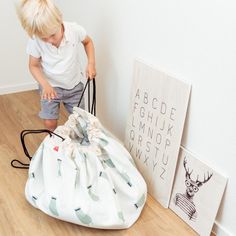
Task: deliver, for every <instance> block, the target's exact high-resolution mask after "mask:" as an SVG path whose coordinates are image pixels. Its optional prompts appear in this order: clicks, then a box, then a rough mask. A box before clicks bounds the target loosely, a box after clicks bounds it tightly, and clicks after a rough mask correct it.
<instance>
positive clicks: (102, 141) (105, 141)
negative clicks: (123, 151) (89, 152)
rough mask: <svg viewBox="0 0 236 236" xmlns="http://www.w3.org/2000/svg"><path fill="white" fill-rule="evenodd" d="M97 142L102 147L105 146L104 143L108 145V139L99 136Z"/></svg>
mask: <svg viewBox="0 0 236 236" xmlns="http://www.w3.org/2000/svg"><path fill="white" fill-rule="evenodd" d="M98 144H99V145H100V146H102V147H105V146H106V145H108V141H107V140H105V139H103V138H100V139H99V143H98Z"/></svg>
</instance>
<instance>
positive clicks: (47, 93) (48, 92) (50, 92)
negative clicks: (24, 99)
mask: <svg viewBox="0 0 236 236" xmlns="http://www.w3.org/2000/svg"><path fill="white" fill-rule="evenodd" d="M41 97H42V99H47V100H48V101H51V100H52V99H55V98H57V92H56V91H55V90H54V88H53V87H52V86H51V85H46V86H44V87H43V91H42V96H41Z"/></svg>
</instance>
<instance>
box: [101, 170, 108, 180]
mask: <svg viewBox="0 0 236 236" xmlns="http://www.w3.org/2000/svg"><path fill="white" fill-rule="evenodd" d="M99 176H100V177H103V178H104V179H106V180H109V179H108V176H107V173H106V172H104V171H101V172H100V173H99Z"/></svg>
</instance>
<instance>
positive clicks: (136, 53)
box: [57, 0, 236, 235]
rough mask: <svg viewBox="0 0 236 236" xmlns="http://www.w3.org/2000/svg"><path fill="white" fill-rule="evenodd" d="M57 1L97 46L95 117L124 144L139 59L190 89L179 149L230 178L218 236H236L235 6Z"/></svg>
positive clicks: (217, 0) (218, 0)
mask: <svg viewBox="0 0 236 236" xmlns="http://www.w3.org/2000/svg"><path fill="white" fill-rule="evenodd" d="M57 2H58V4H59V6H61V7H62V9H63V12H64V14H65V19H67V20H74V21H77V22H78V23H80V24H82V25H83V26H84V27H85V28H86V29H87V31H88V33H89V35H91V36H92V38H93V39H94V42H95V46H96V53H97V70H98V76H97V79H98V80H97V82H98V115H99V117H100V118H101V120H102V122H103V123H104V124H105V125H106V126H107V127H108V128H109V129H110V130H111V131H112V132H113V133H114V134H115V135H117V136H118V137H119V138H120V139H121V140H123V139H124V133H125V124H126V118H127V110H128V104H129V94H130V89H131V82H132V68H133V60H134V59H135V58H136V57H138V58H141V59H143V60H145V61H147V62H148V63H151V64H153V65H154V66H155V65H156V66H158V67H159V68H162V69H163V70H164V71H166V72H167V73H170V74H171V75H174V76H175V77H176V78H179V79H183V80H185V81H187V82H188V83H190V84H192V95H191V101H190V107H189V115H188V117H187V121H186V126H185V130H184V137H183V140H182V145H184V146H185V147H186V148H187V149H189V150H190V151H192V152H193V153H195V154H196V157H198V158H199V159H201V160H202V161H204V162H206V163H207V164H209V165H210V166H211V167H212V168H214V169H215V170H217V171H219V172H220V173H222V174H223V175H226V176H228V177H229V182H228V187H227V190H226V193H225V196H224V199H223V203H222V205H221V208H220V211H219V213H218V216H217V222H218V223H219V227H220V228H219V229H218V233H217V235H227V233H228V235H230V234H231V235H236V212H235V211H236V187H235V186H236V171H235V168H236V167H235V166H236V161H235V158H236V134H235V131H236V104H235V103H236V93H235V91H236V65H235V63H236V46H235V45H236V26H235V25H236V24H235V22H236V14H235V12H236V3H235V1H230V0H224V1H223V0H199V1H193V0H179V1H176V0H165V1H160V0H138V1H137V0H125V1H124V0H123V1H117V0H99V1H93V0H86V1H82V0H76V1H73V0H67V1H66V2H65V1H62V0H58V1H57ZM209 201H210V199H209Z"/></svg>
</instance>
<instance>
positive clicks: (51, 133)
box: [11, 129, 65, 169]
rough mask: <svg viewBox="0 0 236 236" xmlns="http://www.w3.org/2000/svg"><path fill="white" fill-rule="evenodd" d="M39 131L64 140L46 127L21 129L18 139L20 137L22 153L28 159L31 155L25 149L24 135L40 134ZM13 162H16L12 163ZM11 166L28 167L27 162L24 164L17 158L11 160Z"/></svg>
mask: <svg viewBox="0 0 236 236" xmlns="http://www.w3.org/2000/svg"><path fill="white" fill-rule="evenodd" d="M40 133H48V134H49V135H50V137H52V135H55V136H57V137H59V138H61V139H62V141H64V140H65V139H64V138H63V137H61V136H60V135H58V134H56V133H54V132H52V131H50V130H47V129H38V130H23V131H22V132H21V134H20V139H21V144H22V147H23V150H24V153H25V155H26V156H27V157H28V158H29V160H31V159H32V157H31V156H30V155H29V152H28V150H27V147H26V145H25V136H26V135H28V134H40ZM15 162H17V163H18V164H14V163H15ZM19 164H20V165H21V166H20V165H19ZM11 166H12V167H14V168H19V169H29V164H25V163H22V162H21V161H19V160H17V159H14V160H12V161H11Z"/></svg>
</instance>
